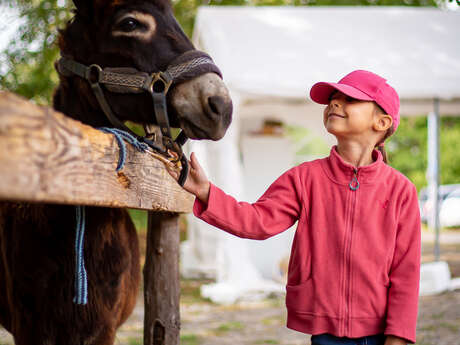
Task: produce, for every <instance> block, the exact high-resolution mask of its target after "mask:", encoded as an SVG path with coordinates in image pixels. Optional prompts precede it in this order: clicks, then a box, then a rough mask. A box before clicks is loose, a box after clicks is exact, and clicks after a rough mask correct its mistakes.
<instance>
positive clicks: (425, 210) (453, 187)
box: [419, 184, 460, 226]
mask: <svg viewBox="0 0 460 345" xmlns="http://www.w3.org/2000/svg"><path fill="white" fill-rule="evenodd" d="M457 190H460V184H444V185H440V186H439V203H440V207H439V210H440V217H441V208H442V204H443V203H444V201H445V200H446V198H447V196H448V195H449V194H450V193H452V192H454V191H457ZM450 203H451V202H450ZM419 206H420V217H421V219H422V222H424V223H427V222H428V215H429V214H430V213H431V210H432V209H433V207H434V204H433V201H432V200H429V193H428V187H425V188H422V189H421V190H420V193H419ZM449 207H450V206H449ZM445 212H447V211H444V214H445ZM457 213H460V209H457ZM440 222H441V220H440ZM441 226H443V225H441ZM446 226H447V225H446Z"/></svg>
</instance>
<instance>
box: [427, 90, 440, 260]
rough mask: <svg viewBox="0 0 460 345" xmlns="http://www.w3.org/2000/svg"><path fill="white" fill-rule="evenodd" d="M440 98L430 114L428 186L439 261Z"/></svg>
mask: <svg viewBox="0 0 460 345" xmlns="http://www.w3.org/2000/svg"><path fill="white" fill-rule="evenodd" d="M439 156H440V150H439V99H438V98H435V99H434V100H433V111H432V112H430V114H429V115H428V186H429V200H431V201H432V202H433V208H432V210H431V214H430V215H428V225H429V227H430V228H431V229H434V230H435V242H434V257H435V260H436V261H439V257H440V248H439V235H440V231H439V230H440V229H439V228H440V224H439V207H440V203H439V201H440V200H439V180H440V179H439Z"/></svg>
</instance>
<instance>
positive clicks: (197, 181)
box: [168, 153, 302, 239]
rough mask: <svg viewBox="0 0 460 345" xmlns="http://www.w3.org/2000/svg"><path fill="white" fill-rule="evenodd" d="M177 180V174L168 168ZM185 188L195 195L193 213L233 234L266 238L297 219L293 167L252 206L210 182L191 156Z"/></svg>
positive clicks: (296, 180) (297, 181)
mask: <svg viewBox="0 0 460 345" xmlns="http://www.w3.org/2000/svg"><path fill="white" fill-rule="evenodd" d="M168 171H169V172H170V174H171V175H172V176H173V177H174V178H175V179H176V180H177V179H178V177H179V173H178V172H174V171H173V170H172V169H168ZM184 189H185V190H187V191H188V192H190V193H192V194H194V195H195V196H196V200H195V203H194V206H193V213H194V214H195V215H196V216H197V217H199V218H200V219H202V220H204V221H205V222H207V223H209V224H211V225H214V226H216V227H218V228H220V229H222V230H225V231H227V232H229V233H231V234H233V235H236V236H239V237H244V238H251V239H266V238H268V237H271V236H274V235H276V234H278V233H280V232H281V231H284V230H286V229H287V228H289V227H290V226H291V225H293V224H294V223H295V221H296V220H297V219H298V217H299V216H300V210H301V201H300V197H299V195H298V191H300V190H301V189H302V188H301V187H300V179H299V177H298V175H297V173H296V170H295V168H293V169H290V170H288V171H287V172H285V173H284V174H283V175H281V176H280V177H279V178H278V179H277V180H276V181H275V182H273V183H272V185H271V186H270V187H269V188H268V189H267V191H266V192H265V193H264V194H263V195H262V196H261V197H260V198H259V200H257V201H256V202H255V203H252V204H251V203H247V202H238V201H236V200H235V199H234V198H233V197H232V196H230V195H228V194H226V193H224V192H223V191H222V190H221V189H219V188H218V187H217V186H215V185H214V184H212V183H210V182H209V181H208V179H207V177H206V174H205V173H204V171H203V169H202V168H201V166H200V164H199V163H198V160H197V159H196V156H195V154H194V153H192V154H191V157H190V171H189V175H188V177H187V180H186V181H185V184H184Z"/></svg>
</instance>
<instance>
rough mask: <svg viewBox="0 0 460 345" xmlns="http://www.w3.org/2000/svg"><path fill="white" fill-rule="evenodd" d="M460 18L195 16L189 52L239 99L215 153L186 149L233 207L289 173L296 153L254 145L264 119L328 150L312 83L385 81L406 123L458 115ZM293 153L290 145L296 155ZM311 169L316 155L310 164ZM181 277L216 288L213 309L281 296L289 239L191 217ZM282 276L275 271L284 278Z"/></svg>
mask: <svg viewBox="0 0 460 345" xmlns="http://www.w3.org/2000/svg"><path fill="white" fill-rule="evenodd" d="M459 29H460V12H458V11H457V12H449V11H441V10H438V9H434V8H409V7H340V8H339V7H202V8H200V9H199V11H198V15H197V19H196V23H195V31H194V43H195V45H196V46H197V47H198V48H199V49H202V50H204V51H207V52H208V53H209V54H210V55H211V56H212V57H213V59H214V60H215V62H216V63H217V65H218V66H219V67H220V68H221V70H222V72H223V75H224V80H225V82H226V84H227V85H228V87H229V88H230V90H231V93H232V96H233V99H234V106H235V111H234V121H233V123H232V125H231V128H230V130H229V133H228V135H227V136H226V137H225V138H224V139H223V140H221V141H219V142H193V143H190V144H189V145H190V146H189V148H188V149H189V150H193V151H196V152H197V154H198V158H199V159H200V160H201V161H203V162H204V165H205V169H206V171H207V173H208V176H209V178H210V180H211V181H212V182H214V183H216V185H218V186H219V187H221V188H222V189H223V190H224V191H225V192H227V193H229V194H231V195H233V196H235V197H236V198H237V199H239V200H245V201H255V200H256V199H257V198H258V196H260V195H261V194H262V192H263V191H264V190H265V189H266V187H268V185H269V183H270V182H272V181H273V180H274V179H275V178H276V177H277V176H278V175H280V174H281V173H282V172H283V171H285V170H287V169H288V168H289V167H291V166H293V165H294V157H293V150H292V149H291V148H290V145H291V143H290V142H289V141H288V140H287V139H286V138H282V137H276V136H271V137H270V136H260V135H257V136H255V135H253V133H254V131H256V130H258V129H260V127H261V124H262V123H263V121H264V119H267V118H274V119H277V120H281V121H283V122H285V123H288V124H292V125H295V126H302V127H305V128H308V129H309V130H310V132H311V133H314V134H315V135H316V136H317V137H321V138H323V140H324V141H325V142H326V143H327V144H328V145H330V144H333V143H334V139H333V138H332V137H331V136H330V135H328V134H327V133H326V132H325V130H324V129H323V127H322V119H321V113H322V108H323V107H322V106H319V105H317V104H314V103H313V102H311V100H309V99H308V98H307V94H308V91H309V89H310V87H311V86H312V85H313V84H314V83H315V82H317V81H337V80H338V79H340V78H341V77H342V76H344V75H345V74H346V73H348V72H350V71H352V70H355V69H366V70H371V71H373V72H375V73H378V74H380V75H382V76H383V77H385V78H386V79H388V81H389V83H390V84H391V85H393V86H394V87H395V88H396V89H397V90H398V92H399V94H400V98H401V114H402V115H403V116H404V115H406V116H407V115H423V114H425V115H426V114H428V113H430V112H432V111H433V99H439V108H440V113H441V114H443V115H456V114H459V113H460V41H459V40H458V35H457V33H458V30H459ZM291 146H292V145H291ZM308 158H314V155H313V156H312V157H308ZM189 225H190V227H189V230H190V239H189V241H187V242H186V243H185V245H184V246H183V250H182V255H183V260H182V268H183V274H185V275H193V274H205V275H211V276H215V277H217V283H216V284H214V285H210V286H207V287H205V288H204V289H203V293H204V294H205V295H206V296H208V297H211V298H213V299H214V300H216V301H218V302H234V301H235V300H237V299H238V298H241V297H242V296H244V295H245V294H249V296H258V295H259V294H260V292H263V291H265V292H273V291H282V290H283V287H282V286H281V285H274V283H273V280H270V279H273V278H278V280H281V281H282V279H281V278H282V276H281V275H280V273H279V271H280V270H279V267H280V266H279V265H280V263H281V262H282V261H283V259H285V257H286V255H288V253H289V251H290V248H289V246H290V241H291V238H292V231H293V230H290V231H287V232H286V233H283V234H281V235H278V236H276V237H275V238H273V239H269V240H266V241H263V242H256V241H247V240H241V239H238V238H233V237H231V236H230V235H227V234H225V233H223V232H221V231H217V230H215V229H210V228H211V227H210V226H208V225H206V224H204V223H203V222H201V221H199V220H196V219H195V218H193V217H192V216H191V217H190V218H189ZM281 270H282V269H281Z"/></svg>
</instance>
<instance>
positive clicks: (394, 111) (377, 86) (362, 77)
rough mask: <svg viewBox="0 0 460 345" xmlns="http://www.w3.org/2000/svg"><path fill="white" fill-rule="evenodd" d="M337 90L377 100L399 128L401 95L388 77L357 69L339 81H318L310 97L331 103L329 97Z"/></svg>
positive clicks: (365, 98) (367, 99)
mask: <svg viewBox="0 0 460 345" xmlns="http://www.w3.org/2000/svg"><path fill="white" fill-rule="evenodd" d="M335 90H339V91H340V92H342V93H344V94H345V95H347V96H350V97H353V98H356V99H359V100H362V101H375V102H376V103H377V104H378V105H379V106H381V107H382V109H383V110H385V112H386V113H387V114H388V115H390V116H391V118H392V119H393V126H394V129H395V131H396V128H398V125H399V96H398V93H397V92H396V90H395V89H393V88H392V87H391V86H390V85H388V84H387V82H386V79H384V78H382V77H380V76H378V75H377V74H375V73H372V72H369V71H364V70H356V71H353V72H351V73H349V74H347V75H346V76H345V77H343V78H342V79H340V81H339V82H338V83H325V82H320V83H316V84H315V85H313V86H312V88H311V90H310V97H311V99H312V100H313V101H315V102H316V103H319V104H329V98H330V96H331V94H332V92H334V91H335Z"/></svg>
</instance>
